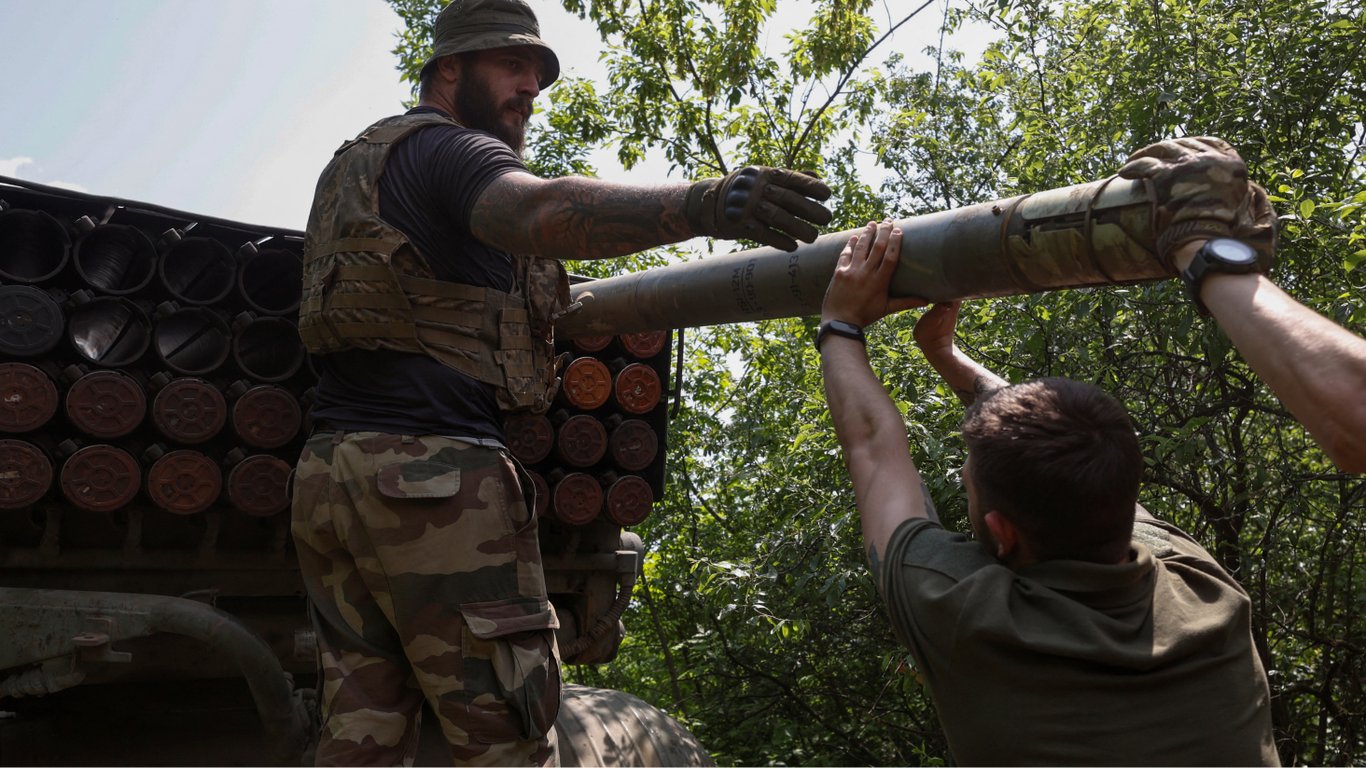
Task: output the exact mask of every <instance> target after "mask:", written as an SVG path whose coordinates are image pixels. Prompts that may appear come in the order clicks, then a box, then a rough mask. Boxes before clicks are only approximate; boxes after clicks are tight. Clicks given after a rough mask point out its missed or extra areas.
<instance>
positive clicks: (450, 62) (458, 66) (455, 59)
mask: <svg viewBox="0 0 1366 768" xmlns="http://www.w3.org/2000/svg"><path fill="white" fill-rule="evenodd" d="M464 67H465V65H464V62H462V61H461V60H460V56H459V55H458V54H454V53H453V54H451V55H449V56H442V57H441V58H439V59H437V60H436V75H437V78H438V79H440V81H441V82H443V83H455V82H459V80H460V74H461V72H462V71H463V70H464Z"/></svg>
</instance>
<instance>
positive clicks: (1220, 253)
mask: <svg viewBox="0 0 1366 768" xmlns="http://www.w3.org/2000/svg"><path fill="white" fill-rule="evenodd" d="M1257 271H1259V270H1258V267H1257V252H1256V251H1254V250H1252V246H1250V245H1248V244H1247V243H1244V242H1242V241H1240V240H1230V239H1229V238H1227V237H1216V238H1214V239H1213V240H1206V241H1205V244H1204V245H1202V246H1200V250H1198V251H1196V252H1195V258H1194V259H1193V260H1191V263H1190V265H1189V266H1187V267H1186V268H1185V269H1183V270H1181V279H1182V280H1183V281H1184V282H1185V283H1186V292H1187V293H1188V294H1190V298H1191V301H1193V302H1195V309H1196V311H1198V312H1199V313H1200V314H1202V315H1208V314H1209V307H1206V306H1205V302H1203V301H1201V300H1200V285H1201V284H1202V283H1204V282H1205V278H1206V277H1208V276H1209V274H1210V273H1211V272H1217V273H1222V274H1226V275H1246V274H1248V273H1249V272H1257Z"/></svg>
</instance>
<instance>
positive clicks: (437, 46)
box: [423, 0, 560, 88]
mask: <svg viewBox="0 0 1366 768" xmlns="http://www.w3.org/2000/svg"><path fill="white" fill-rule="evenodd" d="M512 45H529V46H531V47H533V48H535V49H536V52H537V53H539V54H540V55H541V63H542V72H541V83H540V85H541V87H542V88H548V87H549V86H550V84H551V83H553V82H555V80H557V79H558V78H559V76H560V60H559V58H558V57H556V56H555V52H554V51H552V50H551V49H550V46H548V45H546V44H545V41H544V40H542V39H541V25H540V24H538V23H537V22H536V14H535V13H534V12H532V10H531V6H530V5H527V3H526V0H454V2H452V3H451V4H450V5H448V6H446V8H445V9H444V10H442V11H441V14H440V15H439V16H437V17H436V27H435V30H434V32H433V34H432V55H431V57H430V58H428V59H427V62H426V64H423V67H424V68H426V67H427V66H430V65H431V63H432V62H433V61H436V60H437V59H439V58H441V57H442V56H449V55H451V54H453V53H464V52H465V51H484V50H488V49H490V48H505V47H508V46H512Z"/></svg>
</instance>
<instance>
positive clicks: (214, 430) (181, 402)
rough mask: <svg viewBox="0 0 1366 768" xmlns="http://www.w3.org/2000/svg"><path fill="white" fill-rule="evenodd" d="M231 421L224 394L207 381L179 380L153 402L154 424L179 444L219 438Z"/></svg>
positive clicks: (168, 386)
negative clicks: (221, 431) (226, 424)
mask: <svg viewBox="0 0 1366 768" xmlns="http://www.w3.org/2000/svg"><path fill="white" fill-rule="evenodd" d="M227 420H228V404H227V401H225V400H224V399H223V393H222V392H219V391H218V388H217V387H215V386H213V385H212V384H210V383H208V382H207V381H204V380H203V379H194V378H181V379H175V380H173V381H171V382H170V383H169V384H167V385H166V386H165V387H162V389H161V391H160V392H158V393H157V396H156V397H155V398H153V399H152V423H153V424H155V425H156V428H157V430H158V431H160V432H161V434H163V435H165V436H166V437H167V438H168V439H171V440H174V441H176V442H178V443H185V444H187V445H197V444H199V443H202V442H204V441H205V440H208V439H209V438H211V437H213V436H214V435H216V434H218V432H219V430H221V429H222V428H223V425H224V424H225V423H226V422H227Z"/></svg>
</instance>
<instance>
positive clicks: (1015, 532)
mask: <svg viewBox="0 0 1366 768" xmlns="http://www.w3.org/2000/svg"><path fill="white" fill-rule="evenodd" d="M982 522H984V523H986V525H987V530H988V531H990V532H991V538H992V539H994V540H995V542H996V552H995V555H996V559H997V560H1002V561H1005V560H1009V559H1010V556H1011V555H1013V554H1015V552H1016V551H1017V550H1018V549H1019V546H1020V529H1019V528H1016V527H1015V524H1014V523H1012V522H1010V519H1009V518H1007V517H1006V516H1005V515H1003V514H1001V513H1000V512H997V511H996V510H994V509H993V510H992V511H990V512H988V513H986V514H985V515H983V516H982Z"/></svg>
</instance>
